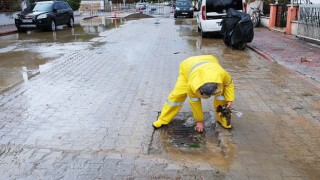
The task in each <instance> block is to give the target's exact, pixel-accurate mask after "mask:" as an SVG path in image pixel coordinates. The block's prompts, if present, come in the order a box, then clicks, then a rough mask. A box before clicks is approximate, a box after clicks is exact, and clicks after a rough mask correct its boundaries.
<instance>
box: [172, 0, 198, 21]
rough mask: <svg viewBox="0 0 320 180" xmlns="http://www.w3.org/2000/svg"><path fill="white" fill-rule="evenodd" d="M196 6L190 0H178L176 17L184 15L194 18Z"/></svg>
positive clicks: (175, 7)
mask: <svg viewBox="0 0 320 180" xmlns="http://www.w3.org/2000/svg"><path fill="white" fill-rule="evenodd" d="M193 13H194V8H193V5H192V2H191V1H190V0H177V1H176V3H175V6H174V15H173V16H174V18H177V17H178V16H184V17H189V18H193Z"/></svg>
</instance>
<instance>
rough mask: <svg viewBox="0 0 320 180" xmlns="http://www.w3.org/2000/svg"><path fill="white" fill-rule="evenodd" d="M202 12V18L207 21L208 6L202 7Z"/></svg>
mask: <svg viewBox="0 0 320 180" xmlns="http://www.w3.org/2000/svg"><path fill="white" fill-rule="evenodd" d="M201 10H202V11H201V12H202V14H201V17H202V20H206V6H202V7H201Z"/></svg>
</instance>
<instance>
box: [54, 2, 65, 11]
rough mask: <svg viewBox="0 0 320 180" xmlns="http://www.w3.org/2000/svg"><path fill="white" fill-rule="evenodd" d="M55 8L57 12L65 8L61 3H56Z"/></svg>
mask: <svg viewBox="0 0 320 180" xmlns="http://www.w3.org/2000/svg"><path fill="white" fill-rule="evenodd" d="M54 8H55V9H57V10H61V9H63V7H62V6H61V3H55V4H54Z"/></svg>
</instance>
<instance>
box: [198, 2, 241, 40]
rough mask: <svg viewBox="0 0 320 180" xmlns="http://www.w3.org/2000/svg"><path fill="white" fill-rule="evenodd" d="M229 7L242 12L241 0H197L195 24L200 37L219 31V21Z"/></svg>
mask: <svg viewBox="0 0 320 180" xmlns="http://www.w3.org/2000/svg"><path fill="white" fill-rule="evenodd" d="M230 8H233V9H235V10H237V11H240V12H244V4H243V0H228V1H222V0H199V2H198V11H199V12H198V14H197V25H198V31H199V32H201V36H202V37H206V36H207V34H208V33H215V32H218V33H220V32H221V21H222V19H224V18H225V17H226V15H227V12H228V10H229V9H230Z"/></svg>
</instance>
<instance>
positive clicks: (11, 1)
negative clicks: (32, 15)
mask: <svg viewBox="0 0 320 180" xmlns="http://www.w3.org/2000/svg"><path fill="white" fill-rule="evenodd" d="M13 11H21V0H0V12H13Z"/></svg>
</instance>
